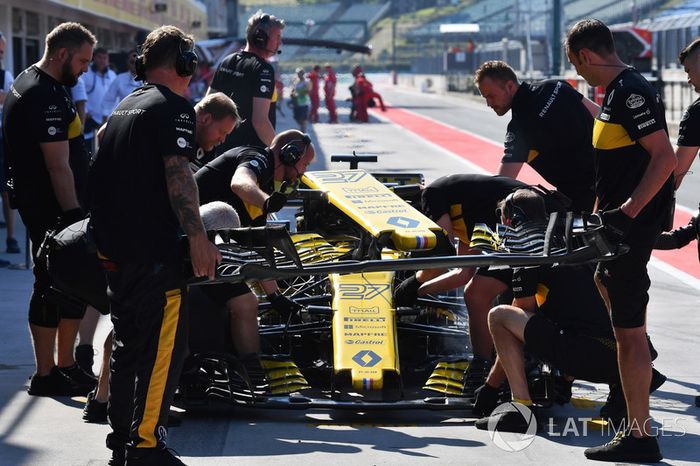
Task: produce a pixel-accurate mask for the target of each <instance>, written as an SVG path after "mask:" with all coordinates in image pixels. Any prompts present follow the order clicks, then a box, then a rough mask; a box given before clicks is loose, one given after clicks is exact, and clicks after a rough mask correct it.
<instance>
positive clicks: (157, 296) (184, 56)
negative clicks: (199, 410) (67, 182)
mask: <svg viewBox="0 0 700 466" xmlns="http://www.w3.org/2000/svg"><path fill="white" fill-rule="evenodd" d="M193 44H194V41H193V38H192V37H191V36H187V35H185V34H184V33H183V32H182V31H180V30H179V29H177V28H175V27H173V26H162V27H160V28H158V29H156V30H154V31H152V32H151V33H150V34H148V36H147V37H146V40H145V41H144V43H143V46H142V49H141V50H142V55H141V56H140V57H139V61H138V63H137V67H136V70H137V72H138V73H139V76H137V77H138V78H140V79H143V80H144V81H145V82H146V83H147V84H146V85H145V86H143V87H141V88H139V89H137V90H135V91H134V92H132V93H131V94H129V95H128V96H127V97H126V98H125V99H124V100H122V102H121V103H120V104H119V105H118V106H117V108H116V109H115V110H114V111H113V112H112V114H111V116H110V118H109V120H108V121H107V127H106V129H105V132H104V136H103V139H102V143H101V145H100V150H99V152H98V154H97V158H96V160H95V162H94V165H93V169H92V171H91V179H90V182H91V194H92V202H93V209H92V222H93V225H94V229H95V238H96V241H97V247H98V251H99V254H100V255H101V257H102V259H103V265H104V268H105V271H106V277H107V285H108V291H109V298H110V308H111V309H110V310H111V314H112V322H113V323H114V342H115V344H114V352H113V353H112V364H111V375H110V380H109V382H110V403H109V408H108V416H109V421H110V425H111V426H112V432H111V433H110V434H109V435H108V436H107V446H108V447H109V448H110V449H111V450H112V464H123V462H124V460H125V459H126V462H127V464H182V463H181V462H179V460H177V459H176V458H175V457H174V456H173V455H172V454H171V453H170V452H169V451H168V450H167V449H165V438H166V435H167V428H166V423H167V417H168V411H169V409H170V404H171V402H172V399H173V395H174V393H175V388H176V385H177V380H178V378H179V374H180V370H181V367H182V362H183V360H184V356H185V353H186V350H187V342H186V335H185V333H184V328H185V323H186V322H187V318H186V316H185V315H184V314H185V312H184V308H183V307H182V306H183V303H184V302H185V301H186V296H184V295H185V290H186V287H185V276H184V270H183V268H184V267H183V266H184V259H185V256H186V252H185V251H184V248H183V244H182V242H181V239H180V238H181V233H182V232H184V233H185V234H186V235H187V239H188V243H189V256H190V258H191V260H192V269H193V271H194V274H195V276H209V277H213V275H214V272H215V268H216V264H217V262H218V261H220V260H221V255H220V254H219V251H218V249H217V248H216V247H215V246H214V245H213V244H212V243H210V242H209V241H208V239H207V236H206V232H205V231H204V227H203V225H202V221H201V218H200V216H199V198H198V195H197V186H196V184H195V183H194V179H193V178H192V173H191V170H190V167H189V162H190V161H191V160H192V159H193V158H194V156H195V150H196V149H195V112H194V110H193V108H192V106H191V105H190V104H189V102H188V101H187V100H186V99H185V98H184V97H183V95H184V94H185V92H186V90H187V86H188V84H189V82H190V78H191V76H192V74H193V73H194V71H195V69H196V66H197V56H196V54H195V53H194V52H193V50H192V49H193Z"/></svg>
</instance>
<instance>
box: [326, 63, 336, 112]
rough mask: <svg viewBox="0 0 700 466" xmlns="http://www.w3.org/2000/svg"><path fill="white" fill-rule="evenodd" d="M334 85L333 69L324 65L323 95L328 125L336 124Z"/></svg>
mask: <svg viewBox="0 0 700 466" xmlns="http://www.w3.org/2000/svg"><path fill="white" fill-rule="evenodd" d="M335 84H336V77H335V72H334V71H333V67H332V66H331V65H326V74H324V75H323V95H324V96H325V102H326V109H327V110H328V123H338V114H337V113H336V112H335Z"/></svg>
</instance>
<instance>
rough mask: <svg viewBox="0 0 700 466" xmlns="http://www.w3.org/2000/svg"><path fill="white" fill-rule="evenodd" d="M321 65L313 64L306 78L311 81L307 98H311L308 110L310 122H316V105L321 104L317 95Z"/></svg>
mask: <svg viewBox="0 0 700 466" xmlns="http://www.w3.org/2000/svg"><path fill="white" fill-rule="evenodd" d="M320 73H321V67H320V66H319V65H314V67H313V68H312V69H311V71H310V72H309V75H308V78H309V83H311V89H310V92H309V98H310V99H311V109H310V110H309V120H311V123H318V107H319V105H320V104H321V99H320V97H319V96H318V84H319V81H320V80H321V74H320Z"/></svg>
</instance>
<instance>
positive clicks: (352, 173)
mask: <svg viewBox="0 0 700 466" xmlns="http://www.w3.org/2000/svg"><path fill="white" fill-rule="evenodd" d="M303 181H304V184H306V185H307V186H309V187H310V188H313V189H319V190H321V191H324V192H326V194H327V196H328V201H329V202H330V203H331V204H333V205H334V206H336V207H337V208H338V209H340V210H341V211H342V212H343V213H345V214H346V215H347V216H348V217H350V218H351V219H353V220H354V221H355V222H357V224H358V225H360V226H361V227H362V228H364V229H365V230H367V231H368V232H369V233H370V234H371V235H372V236H374V237H379V236H380V235H382V234H383V233H387V232H391V239H392V241H393V242H394V247H395V248H396V249H398V250H401V251H414V250H420V249H432V248H434V247H435V245H436V244H437V238H436V236H435V233H436V232H439V231H440V227H439V226H438V225H437V224H435V222H433V221H432V220H430V219H429V218H427V217H426V216H425V215H423V214H422V213H420V212H418V211H417V210H416V209H414V208H413V207H411V206H410V205H409V204H408V203H406V202H405V201H404V200H403V199H401V198H400V197H399V196H397V195H396V194H394V192H393V191H391V190H390V189H389V188H387V187H386V186H384V185H383V184H382V183H380V182H379V181H378V180H377V179H376V178H374V177H373V176H372V175H370V174H369V173H367V172H366V171H364V170H335V171H322V172H308V173H306V174H305V175H304V177H303Z"/></svg>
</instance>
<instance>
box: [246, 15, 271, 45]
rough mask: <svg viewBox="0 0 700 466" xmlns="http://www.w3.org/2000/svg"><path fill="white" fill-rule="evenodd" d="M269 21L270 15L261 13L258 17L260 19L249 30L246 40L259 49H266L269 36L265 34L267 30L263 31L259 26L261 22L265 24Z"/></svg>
mask: <svg viewBox="0 0 700 466" xmlns="http://www.w3.org/2000/svg"><path fill="white" fill-rule="evenodd" d="M269 22H270V15H268V14H264V15H262V16H261V17H260V20H259V21H258V24H256V25H255V29H254V30H253V31H252V32H251V34H250V36H249V37H248V40H249V41H250V42H252V43H253V44H254V45H255V46H256V47H257V48H259V49H263V50H267V41H268V40H269V39H270V36H269V35H268V34H267V31H265V30H264V29H263V28H261V27H260V26H261V25H263V24H265V25H266V24H267V23H269Z"/></svg>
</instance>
